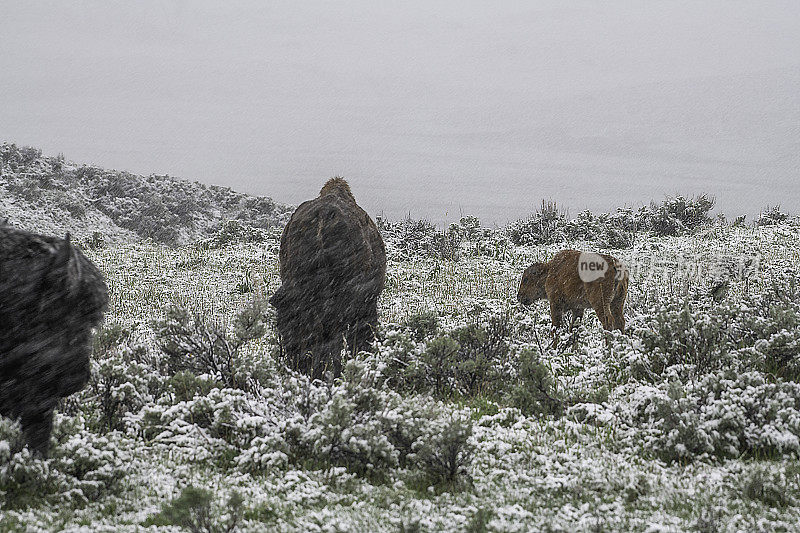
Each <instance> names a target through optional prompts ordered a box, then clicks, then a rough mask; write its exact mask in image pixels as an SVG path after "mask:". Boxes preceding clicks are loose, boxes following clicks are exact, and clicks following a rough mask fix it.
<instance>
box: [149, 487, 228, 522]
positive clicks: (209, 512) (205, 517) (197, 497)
mask: <svg viewBox="0 0 800 533" xmlns="http://www.w3.org/2000/svg"><path fill="white" fill-rule="evenodd" d="M213 500H214V493H212V492H211V491H210V490H207V489H203V488H198V487H194V486H192V485H189V486H187V487H185V488H184V489H183V490H182V491H181V493H180V495H179V496H178V497H177V498H175V499H174V500H172V501H170V502H167V503H165V504H164V505H163V506H162V508H161V512H159V513H158V514H157V515H154V516H152V517H150V518H148V519H147V520H146V521H145V523H144V525H145V526H170V525H172V526H178V527H181V528H184V529H187V530H189V531H190V532H192V533H231V532H233V531H236V529H237V525H238V523H239V521H240V520H241V519H242V514H243V512H244V499H243V498H242V495H241V494H239V493H238V492H235V491H234V492H232V493H231V495H230V496H229V497H228V500H227V501H226V502H225V503H224V504H222V505H213ZM223 519H224V520H223Z"/></svg>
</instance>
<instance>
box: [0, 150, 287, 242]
mask: <svg viewBox="0 0 800 533" xmlns="http://www.w3.org/2000/svg"><path fill="white" fill-rule="evenodd" d="M290 213H291V207H289V206H286V205H281V204H278V203H276V202H274V201H273V200H272V199H271V198H267V197H256V196H249V195H246V194H242V193H238V192H236V191H233V190H232V189H229V188H224V187H217V186H213V185H212V186H207V185H203V184H201V183H197V182H189V181H185V180H179V179H174V178H170V177H169V176H156V175H150V176H139V175H135V174H131V173H128V172H122V171H117V170H107V169H102V168H98V167H95V166H87V165H79V164H76V163H73V162H70V161H66V160H65V159H64V157H63V155H59V156H58V157H47V156H43V155H42V153H41V151H40V150H38V149H36V148H31V147H18V146H16V145H15V144H11V143H7V142H6V143H3V144H0V219H8V222H9V223H10V224H13V225H15V226H18V227H22V228H25V229H29V230H35V231H38V232H45V233H52V234H63V233H66V232H70V233H72V234H73V235H74V236H75V237H76V238H78V239H79V240H85V241H88V240H94V241H96V240H97V239H102V240H103V241H105V242H132V241H137V240H141V239H152V240H154V241H156V242H160V243H165V244H184V243H188V242H192V241H195V240H198V239H202V238H205V237H208V236H210V235H212V234H214V233H216V232H217V231H218V230H219V229H220V227H221V225H222V223H223V222H225V221H226V220H236V221H239V222H240V223H242V224H243V225H246V226H252V227H255V228H261V229H268V228H271V227H274V226H279V225H282V224H283V223H284V222H285V221H286V219H287V218H288V216H289V214H290Z"/></svg>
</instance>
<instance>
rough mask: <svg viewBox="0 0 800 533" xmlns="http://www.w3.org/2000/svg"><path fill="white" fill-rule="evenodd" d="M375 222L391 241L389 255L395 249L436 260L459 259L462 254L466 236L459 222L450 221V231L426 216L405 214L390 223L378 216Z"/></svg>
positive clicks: (403, 255) (411, 255)
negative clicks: (404, 216) (423, 217)
mask: <svg viewBox="0 0 800 533" xmlns="http://www.w3.org/2000/svg"><path fill="white" fill-rule="evenodd" d="M376 225H377V226H378V229H379V230H380V232H381V235H382V236H383V239H384V240H385V241H387V243H390V244H391V246H390V247H389V252H390V254H389V255H390V256H391V251H392V248H394V250H396V251H397V252H399V254H400V255H401V257H404V258H410V257H413V256H415V255H419V254H424V255H426V256H428V257H432V258H434V259H443V260H452V261H457V260H458V259H459V257H460V254H461V243H462V241H463V240H464V236H463V232H462V230H461V228H460V226H458V225H457V224H451V225H450V227H448V229H447V230H444V231H441V230H439V229H437V228H436V226H435V225H433V224H432V223H431V222H429V221H428V220H424V219H423V220H413V219H411V218H410V217H406V218H405V219H403V220H401V221H399V222H390V221H387V220H386V219H384V218H382V217H378V218H377V219H376Z"/></svg>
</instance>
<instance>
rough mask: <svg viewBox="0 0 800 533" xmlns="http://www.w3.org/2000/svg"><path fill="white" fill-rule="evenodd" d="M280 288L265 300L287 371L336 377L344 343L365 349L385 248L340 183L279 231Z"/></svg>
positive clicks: (330, 185) (339, 180) (327, 187)
mask: <svg viewBox="0 0 800 533" xmlns="http://www.w3.org/2000/svg"><path fill="white" fill-rule="evenodd" d="M279 260H280V276H281V283H282V284H281V286H280V287H279V288H278V290H277V291H276V292H275V294H274V295H273V296H272V298H271V299H270V303H272V305H273V306H274V307H275V309H276V311H277V313H276V315H277V328H278V333H279V335H280V337H281V341H282V349H283V353H284V356H285V358H286V362H287V365H288V366H289V367H290V368H292V369H294V370H298V371H300V372H303V373H305V374H307V375H309V376H311V377H312V378H314V379H318V378H322V377H323V376H324V375H325V373H326V372H331V373H332V374H333V375H334V376H336V375H338V374H339V373H340V372H341V357H340V354H341V350H342V348H343V339H344V341H346V342H347V347H348V349H350V350H353V351H357V350H361V349H365V348H367V347H368V346H369V344H370V343H371V342H372V339H373V337H374V335H373V333H374V328H375V326H376V325H377V323H378V296H379V295H380V293H381V291H382V290H383V285H384V280H385V277H386V248H385V247H384V244H383V239H382V238H381V235H380V233H379V232H378V228H377V226H375V222H373V221H372V219H371V218H370V217H369V215H368V214H367V213H366V212H365V211H364V210H363V209H361V208H360V207H359V206H358V204H357V203H356V200H355V198H354V197H353V193H352V192H351V191H350V186H349V185H348V184H347V182H346V181H345V180H344V179H342V178H332V179H330V180H328V182H327V183H325V186H324V187H322V190H321V191H320V193H319V197H317V198H314V199H313V200H309V201H307V202H303V203H302V204H300V206H299V207H298V208H297V209H296V210H295V212H294V214H292V218H291V219H290V220H289V223H288V224H287V225H286V228H284V230H283V235H282V236H281V247H280V253H279Z"/></svg>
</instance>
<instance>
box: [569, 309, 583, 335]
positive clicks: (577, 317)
mask: <svg viewBox="0 0 800 533" xmlns="http://www.w3.org/2000/svg"><path fill="white" fill-rule="evenodd" d="M582 319H583V309H581V308H577V309H573V310H572V320H571V321H570V323H569V329H570V330H572V329H575V325H576V324H578V323H580V321H581V320H582Z"/></svg>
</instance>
